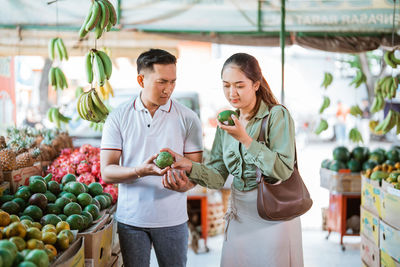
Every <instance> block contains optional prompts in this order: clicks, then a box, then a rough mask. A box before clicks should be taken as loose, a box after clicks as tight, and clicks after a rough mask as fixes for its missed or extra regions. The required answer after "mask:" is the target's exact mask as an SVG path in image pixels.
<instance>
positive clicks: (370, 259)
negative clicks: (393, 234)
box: [360, 235, 381, 267]
mask: <svg viewBox="0 0 400 267" xmlns="http://www.w3.org/2000/svg"><path fill="white" fill-rule="evenodd" d="M360 252H361V259H362V261H363V262H365V264H366V265H367V266H369V267H379V266H380V262H381V261H380V251H379V247H378V246H377V245H375V244H374V242H373V241H371V240H369V239H368V238H366V237H365V236H364V235H361V246H360Z"/></svg>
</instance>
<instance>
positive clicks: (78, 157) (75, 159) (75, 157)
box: [70, 151, 86, 165]
mask: <svg viewBox="0 0 400 267" xmlns="http://www.w3.org/2000/svg"><path fill="white" fill-rule="evenodd" d="M70 159H71V162H72V163H73V164H75V165H78V164H79V163H81V161H84V160H86V155H85V154H83V153H80V152H78V151H75V152H74V153H72V154H71V157H70Z"/></svg>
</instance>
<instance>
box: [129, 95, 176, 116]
mask: <svg viewBox="0 0 400 267" xmlns="http://www.w3.org/2000/svg"><path fill="white" fill-rule="evenodd" d="M171 107H172V101H171V98H170V99H168V102H167V103H166V104H165V105H162V106H160V107H159V109H161V110H162V111H166V112H170V111H171ZM133 108H134V109H135V110H138V111H141V110H145V109H146V107H145V106H144V105H143V102H142V99H140V97H139V96H138V97H136V98H135V100H134V101H133Z"/></svg>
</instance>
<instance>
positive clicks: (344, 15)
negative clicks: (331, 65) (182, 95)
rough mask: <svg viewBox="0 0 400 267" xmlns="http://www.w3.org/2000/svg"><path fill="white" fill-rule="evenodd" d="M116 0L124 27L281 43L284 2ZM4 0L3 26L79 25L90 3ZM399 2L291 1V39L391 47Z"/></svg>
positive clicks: (340, 46) (330, 46) (349, 48)
mask: <svg viewBox="0 0 400 267" xmlns="http://www.w3.org/2000/svg"><path fill="white" fill-rule="evenodd" d="M110 1H111V2H112V3H113V5H114V7H115V8H116V10H117V13H118V15H119V24H118V27H117V29H118V30H119V31H143V32H151V33H157V34H161V35H164V36H169V37H173V38H176V39H186V40H199V41H211V42H215V43H228V44H242V45H263V46H278V45H279V31H280V27H281V23H280V16H281V12H280V8H281V1H280V0H271V1H257V0H202V1H201V0H110ZM0 3H1V7H2V8H1V10H2V11H1V13H2V15H1V16H0V28H2V29H20V30H22V31H25V30H57V29H58V31H77V30H78V29H79V27H80V25H81V23H82V22H83V20H84V18H85V16H86V13H87V12H88V10H89V8H90V4H91V1H89V0H87V1H82V0H68V1H66V0H58V1H51V0H40V1H32V0H18V1H8V0H0ZM395 4H396V2H395ZM56 8H58V12H56ZM393 8H394V4H393V0H331V1H320V0H287V1H286V32H287V33H288V34H287V39H286V43H287V44H294V43H297V44H300V45H303V46H307V47H313V48H317V49H323V50H328V51H342V52H361V51H366V50H373V49H376V48H377V47H379V46H380V45H384V46H392V38H391V36H392V35H391V33H392V28H393V18H394V32H395V38H394V39H395V40H394V44H395V45H396V44H400V39H399V36H398V33H397V32H398V31H399V29H400V27H399V20H400V13H399V10H400V6H399V5H397V7H396V12H395V13H394V10H393ZM394 14H395V16H393V15H394ZM76 39H78V35H77V37H76ZM0 45H1V43H0Z"/></svg>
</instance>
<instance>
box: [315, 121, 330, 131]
mask: <svg viewBox="0 0 400 267" xmlns="http://www.w3.org/2000/svg"><path fill="white" fill-rule="evenodd" d="M328 126H329V125H328V122H327V121H326V120H324V119H321V121H320V122H319V124H318V126H317V129H316V130H315V133H316V134H317V135H319V134H320V133H322V132H323V131H325V130H326V129H328Z"/></svg>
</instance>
